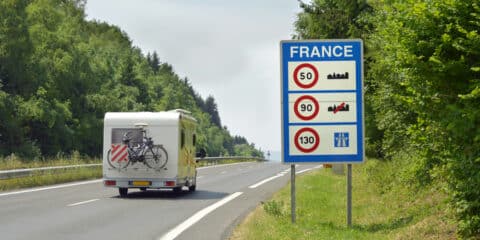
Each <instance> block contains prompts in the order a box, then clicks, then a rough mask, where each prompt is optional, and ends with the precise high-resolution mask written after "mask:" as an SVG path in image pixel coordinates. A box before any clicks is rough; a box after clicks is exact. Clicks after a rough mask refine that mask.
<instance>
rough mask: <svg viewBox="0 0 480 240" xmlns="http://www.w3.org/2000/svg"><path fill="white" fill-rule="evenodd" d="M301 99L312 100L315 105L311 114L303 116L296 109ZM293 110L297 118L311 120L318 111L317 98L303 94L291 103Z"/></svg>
mask: <svg viewBox="0 0 480 240" xmlns="http://www.w3.org/2000/svg"><path fill="white" fill-rule="evenodd" d="M303 100H310V101H312V102H313V105H315V110H314V111H313V114H312V115H310V116H303V115H302V114H300V112H299V111H298V105H299V104H300V102H301V101H303ZM293 111H294V112H295V115H297V117H298V118H300V119H302V120H304V121H308V120H312V119H314V118H315V117H316V116H317V114H318V112H319V111H320V105H319V104H318V102H317V100H316V99H315V98H314V97H312V96H310V95H305V96H301V97H299V98H298V99H297V101H295V104H293Z"/></svg>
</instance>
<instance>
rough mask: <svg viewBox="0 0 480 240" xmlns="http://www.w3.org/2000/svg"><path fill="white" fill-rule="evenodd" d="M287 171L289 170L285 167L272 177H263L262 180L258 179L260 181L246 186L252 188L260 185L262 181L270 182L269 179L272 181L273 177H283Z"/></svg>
mask: <svg viewBox="0 0 480 240" xmlns="http://www.w3.org/2000/svg"><path fill="white" fill-rule="evenodd" d="M288 171H289V170H288V169H286V170H284V171H282V172H281V173H278V174H277V175H275V176H273V177H269V178H267V179H264V180H262V181H260V182H258V183H255V184H253V185H252V186H250V187H248V188H252V189H253V188H257V187H258V186H260V185H262V184H264V183H267V182H270V181H272V180H273V179H275V178H279V177H283V176H284V175H285V174H286V173H287V172H288Z"/></svg>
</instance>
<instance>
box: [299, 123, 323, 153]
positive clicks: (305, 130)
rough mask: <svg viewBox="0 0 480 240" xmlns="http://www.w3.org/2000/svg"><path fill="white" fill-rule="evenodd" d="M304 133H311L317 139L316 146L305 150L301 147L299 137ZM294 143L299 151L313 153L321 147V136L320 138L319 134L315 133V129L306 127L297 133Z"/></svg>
mask: <svg viewBox="0 0 480 240" xmlns="http://www.w3.org/2000/svg"><path fill="white" fill-rule="evenodd" d="M304 132H311V133H312V134H313V136H314V137H315V140H316V141H315V144H314V145H313V146H312V147H311V148H304V147H302V146H301V145H300V143H298V137H299V136H300V134H302V133H304ZM293 141H294V143H295V147H297V149H298V150H300V151H302V152H304V153H311V152H313V151H315V149H317V147H318V145H320V136H318V133H317V132H316V131H315V129H313V128H309V127H306V128H302V129H300V130H298V131H297V133H295V138H294V139H293Z"/></svg>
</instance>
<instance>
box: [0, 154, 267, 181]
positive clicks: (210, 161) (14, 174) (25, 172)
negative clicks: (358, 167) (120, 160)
mask: <svg viewBox="0 0 480 240" xmlns="http://www.w3.org/2000/svg"><path fill="white" fill-rule="evenodd" d="M230 159H231V160H240V161H246V160H257V161H266V160H265V159H263V158H258V157H243V156H232V157H227V156H226V157H205V158H196V159H195V160H197V161H199V162H207V165H216V164H218V162H220V161H222V160H230ZM98 166H102V164H101V163H93V164H78V165H68V166H54V167H41V168H22V169H13V170H1V171H0V180H1V179H10V178H18V177H27V176H30V175H32V174H34V173H39V172H46V171H52V170H59V169H69V168H83V167H98Z"/></svg>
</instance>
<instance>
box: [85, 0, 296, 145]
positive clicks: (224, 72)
mask: <svg viewBox="0 0 480 240" xmlns="http://www.w3.org/2000/svg"><path fill="white" fill-rule="evenodd" d="M298 12H300V8H299V3H298V1H296V0H262V1H253V0H244V1H241V0H240V1H239V0H236V1H227V0H169V1H168V0H87V5H86V14H87V19H89V20H92V19H96V20H98V21H103V22H107V23H109V24H112V25H116V26H119V27H120V28H121V29H122V30H123V31H125V32H126V33H127V34H128V36H129V37H130V39H131V40H132V42H133V45H134V46H136V47H138V48H140V49H141V50H142V52H143V53H144V54H146V53H148V52H153V51H156V52H157V53H158V55H159V58H160V61H161V62H168V63H169V64H171V65H172V66H173V68H174V70H175V72H176V73H177V74H178V75H179V76H180V77H181V78H184V77H187V78H188V79H189V81H190V82H191V84H192V86H193V87H194V89H195V90H196V91H197V92H199V93H200V95H201V96H202V97H203V98H204V99H205V98H206V97H208V96H209V95H212V96H213V97H214V98H215V100H216V102H217V105H218V111H219V114H220V118H221V121H222V125H226V126H227V128H228V129H229V131H230V133H231V134H232V135H241V136H244V137H246V138H247V139H248V140H249V141H250V142H253V143H255V146H257V147H260V148H261V149H262V150H263V151H265V152H266V151H271V152H277V151H280V149H281V142H280V141H281V129H280V126H281V112H280V101H281V99H280V48H279V45H280V41H281V40H288V39H291V38H292V34H293V33H294V27H293V24H294V22H295V19H296V14H297V13H298Z"/></svg>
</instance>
